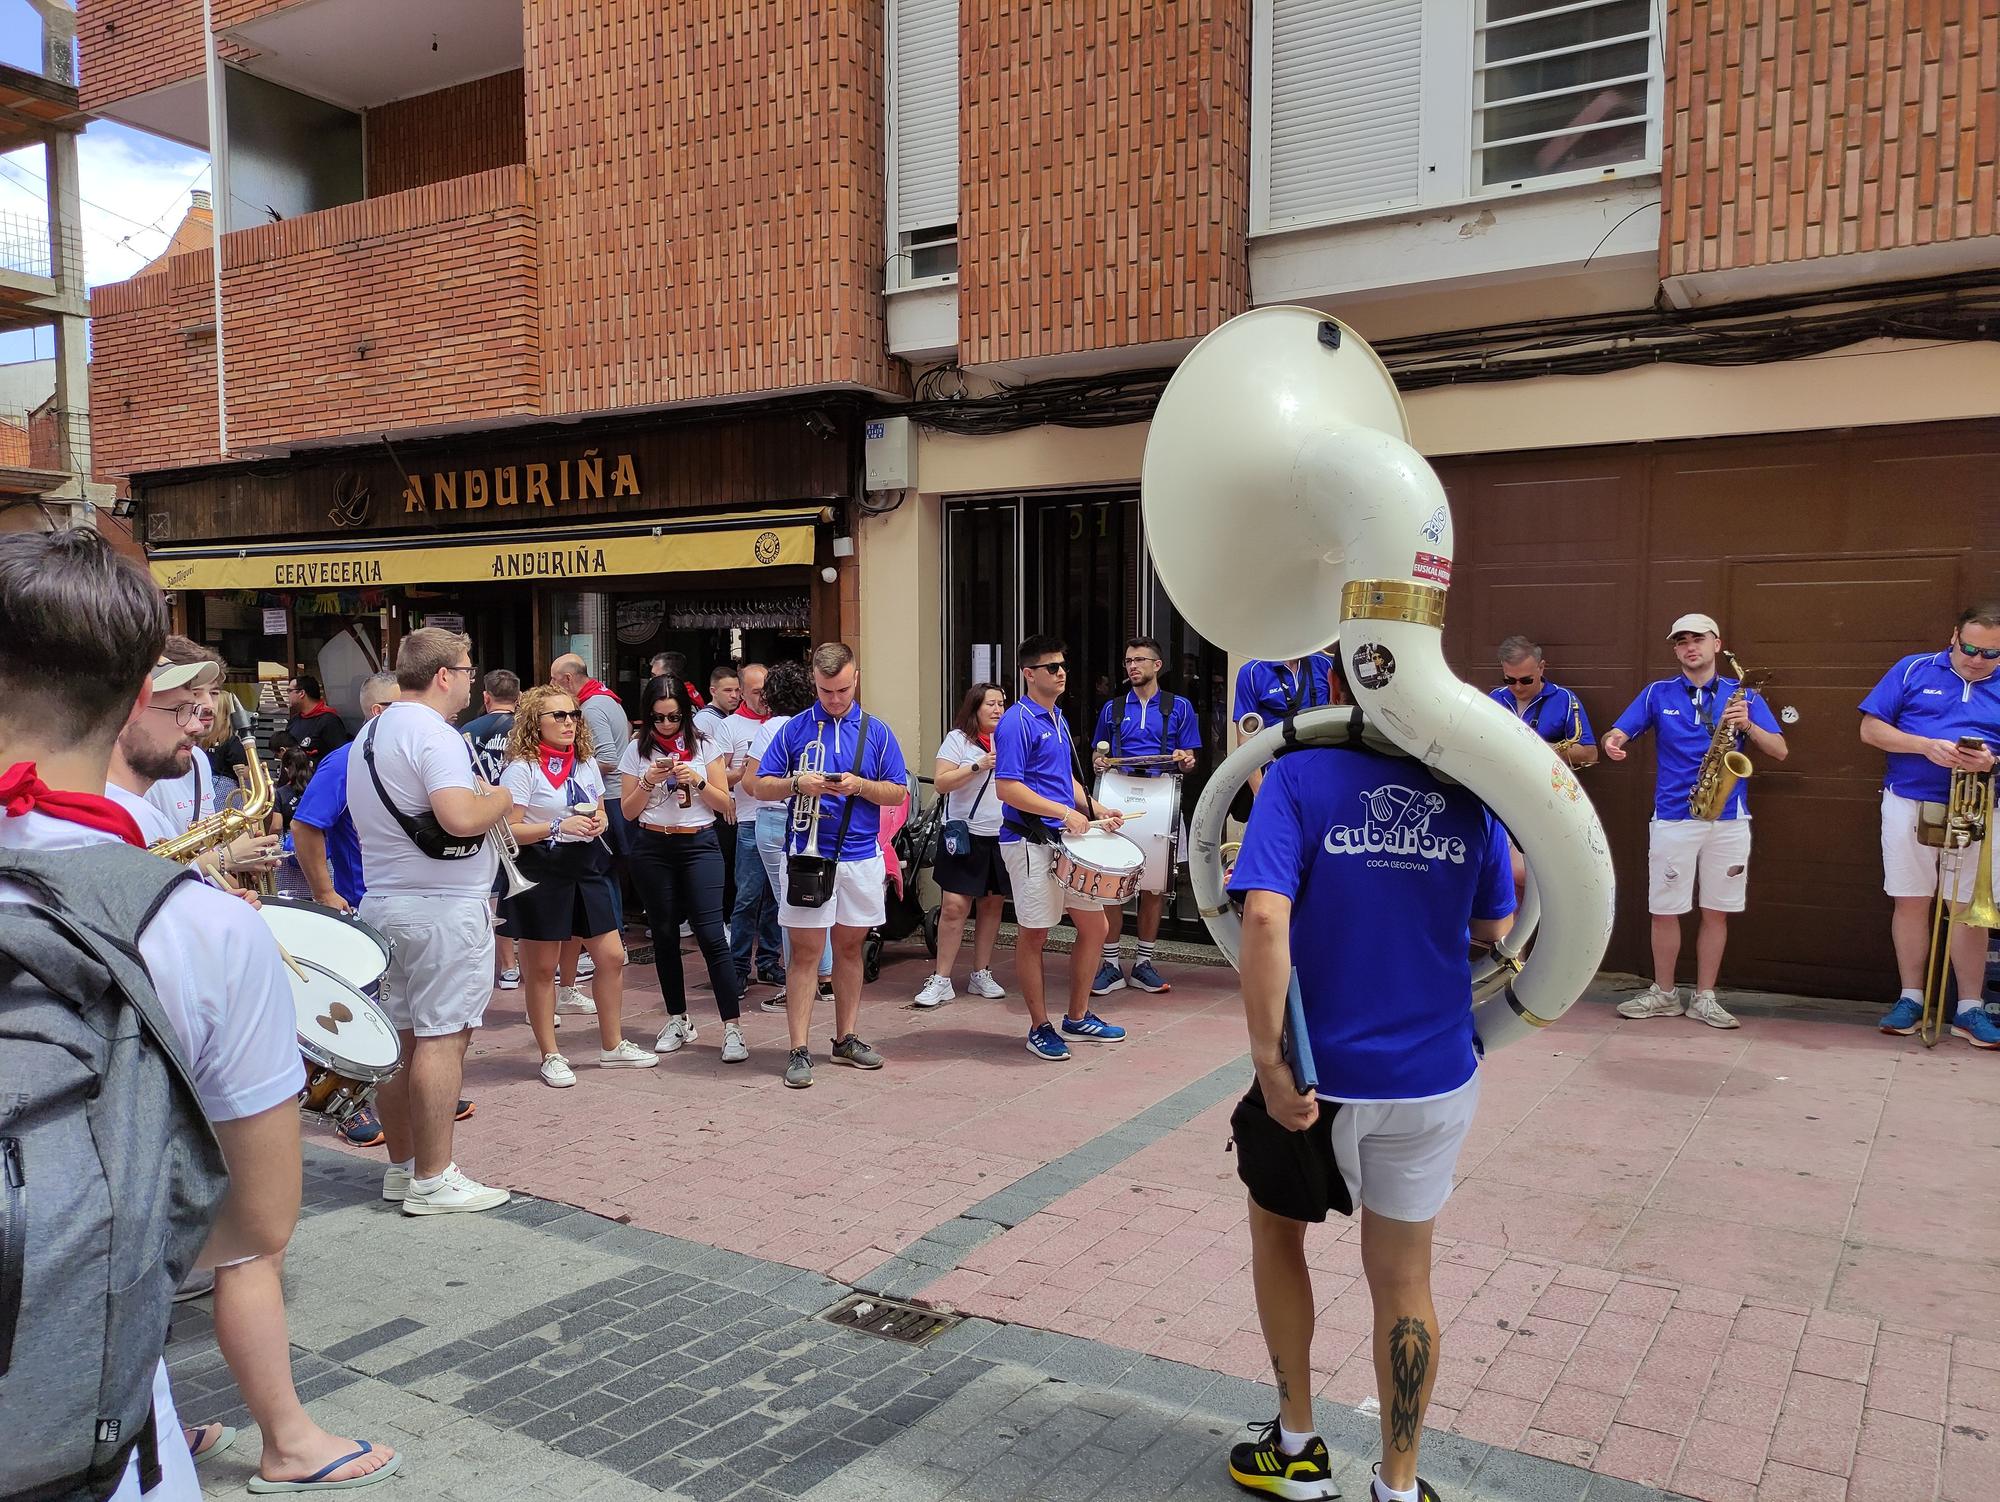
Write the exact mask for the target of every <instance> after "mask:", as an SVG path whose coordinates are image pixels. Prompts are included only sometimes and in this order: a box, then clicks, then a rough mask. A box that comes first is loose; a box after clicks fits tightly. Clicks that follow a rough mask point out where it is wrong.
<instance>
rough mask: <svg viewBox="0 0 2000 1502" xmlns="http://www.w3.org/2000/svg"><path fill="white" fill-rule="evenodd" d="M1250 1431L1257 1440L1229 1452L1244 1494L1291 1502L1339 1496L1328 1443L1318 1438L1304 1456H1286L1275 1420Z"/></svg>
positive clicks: (1233, 1476) (1315, 1501) (1231, 1470)
mask: <svg viewBox="0 0 2000 1502" xmlns="http://www.w3.org/2000/svg"><path fill="white" fill-rule="evenodd" d="M1250 1427H1251V1429H1252V1431H1254V1432H1255V1434H1256V1436H1257V1437H1256V1438H1255V1439H1248V1440H1245V1441H1244V1442H1243V1443H1242V1444H1240V1445H1235V1446H1233V1447H1231V1449H1230V1451H1229V1479H1230V1480H1231V1481H1234V1482H1235V1483H1236V1484H1237V1485H1238V1486H1240V1487H1242V1488H1243V1489H1244V1490H1245V1491H1249V1492H1263V1493H1264V1494H1265V1495H1266V1496H1271V1497H1287V1498H1290V1499H1292V1502H1321V1499H1325V1498H1330V1497H1338V1496H1339V1495H1340V1488H1339V1487H1337V1486H1335V1485H1334V1484H1333V1458H1332V1457H1331V1456H1330V1455H1328V1454H1327V1452H1326V1441H1325V1440H1323V1439H1321V1438H1320V1437H1319V1436H1318V1435H1317V1434H1315V1435H1314V1436H1313V1437H1312V1443H1311V1444H1309V1445H1307V1446H1306V1447H1305V1450H1304V1451H1303V1452H1302V1453H1300V1454H1298V1455H1287V1454H1286V1453H1285V1452H1284V1451H1283V1450H1281V1449H1279V1448H1278V1421H1277V1420H1276V1419H1272V1420H1271V1421H1270V1422H1268V1423H1263V1424H1252V1425H1251V1426H1250Z"/></svg>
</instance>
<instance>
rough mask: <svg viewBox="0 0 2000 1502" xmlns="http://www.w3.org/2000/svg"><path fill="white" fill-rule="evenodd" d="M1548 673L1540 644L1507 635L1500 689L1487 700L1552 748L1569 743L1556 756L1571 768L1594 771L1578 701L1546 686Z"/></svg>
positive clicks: (1592, 744) (1593, 750) (1593, 751)
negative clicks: (1588, 768) (1583, 768)
mask: <svg viewBox="0 0 2000 1502" xmlns="http://www.w3.org/2000/svg"><path fill="white" fill-rule="evenodd" d="M1547 674H1548V665H1547V664H1546V663H1545V662H1544V661H1543V658H1542V648H1541V645H1540V643H1538V642H1533V641H1530V640H1529V639H1528V638H1527V637H1525V636H1510V637H1508V638H1507V639H1506V640H1505V641H1503V642H1502V643H1500V687H1498V688H1496V689H1494V690H1493V692H1492V693H1491V694H1489V695H1488V696H1487V697H1488V698H1490V699H1492V701H1493V702H1494V703H1495V704H1498V705H1499V706H1500V707H1501V708H1502V709H1504V710H1506V711H1507V712H1508V713H1510V714H1512V715H1513V716H1514V717H1515V718H1516V719H1518V720H1519V721H1520V722H1521V723H1522V724H1524V725H1526V726H1527V727H1528V728H1529V729H1530V730H1532V731H1534V732H1535V734H1536V735H1539V736H1540V737H1541V738H1542V739H1543V740H1545V741H1547V742H1548V743H1549V744H1550V745H1551V746H1557V745H1560V744H1561V743H1562V742H1564V741H1574V742H1575V744H1574V745H1564V746H1562V747H1561V749H1560V750H1559V751H1557V753H1556V754H1557V755H1558V756H1560V757H1562V759H1563V760H1564V761H1565V762H1567V763H1569V765H1570V766H1572V767H1589V766H1595V765H1596V763H1597V737H1596V736H1595V735H1594V734H1592V732H1591V729H1590V716H1589V715H1587V714H1585V713H1584V712H1583V701H1582V700H1581V699H1579V698H1577V696H1576V695H1575V694H1573V693H1571V692H1570V691H1569V690H1568V689H1566V688H1561V687H1559V686H1558V685H1556V684H1553V683H1551V682H1549V681H1548V676H1547Z"/></svg>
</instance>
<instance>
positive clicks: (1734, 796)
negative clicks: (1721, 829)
mask: <svg viewBox="0 0 2000 1502" xmlns="http://www.w3.org/2000/svg"><path fill="white" fill-rule="evenodd" d="M1735 692H1736V680H1735V679H1734V678H1724V677H1722V676H1721V675H1720V674H1718V675H1717V676H1716V677H1714V678H1712V679H1710V680H1709V681H1708V682H1707V683H1704V684H1700V685H1697V684H1695V683H1693V682H1691V681H1690V680H1689V678H1688V676H1687V675H1686V674H1685V673H1683V674H1682V675H1681V676H1680V677H1678V678H1662V679H1661V680H1660V681H1659V682H1657V683H1649V684H1647V685H1646V686H1645V688H1644V689H1642V690H1640V693H1639V697H1638V698H1636V699H1634V700H1633V701H1632V702H1631V703H1630V704H1628V705H1627V706H1626V707H1625V713H1623V714H1621V715H1620V716H1619V717H1618V723H1617V724H1616V725H1614V726H1612V727H1611V728H1612V729H1614V730H1622V731H1624V732H1625V734H1626V735H1627V736H1628V737H1630V736H1640V735H1644V734H1645V733H1646V732H1647V731H1648V730H1651V731H1653V732H1654V733H1655V734H1656V736H1657V737H1658V741H1659V750H1658V754H1657V776H1656V778H1655V780H1654V783H1653V817H1654V818H1656V819H1660V820H1666V821H1670V820H1675V819H1687V818H1692V817H1693V815H1691V814H1689V813H1688V795H1689V794H1690V793H1692V792H1693V791H1694V779H1695V775H1696V774H1697V773H1698V772H1700V771H1701V761H1702V758H1703V757H1704V756H1706V755H1708V747H1709V743H1710V742H1711V741H1712V740H1713V739H1714V738H1715V721H1716V717H1717V716H1718V715H1720V714H1721V713H1722V712H1723V709H1724V708H1725V707H1726V706H1727V705H1728V703H1729V696H1730V695H1731V694H1733V693H1735ZM1743 697H1744V702H1745V703H1746V704H1748V705H1749V707H1750V723H1751V724H1753V725H1755V726H1756V727H1757V728H1758V729H1760V730H1768V731H1769V732H1770V733H1771V734H1773V735H1780V734H1782V733H1783V732H1782V731H1780V730H1779V729H1778V721H1777V718H1776V716H1774V715H1773V714H1772V713H1771V706H1770V705H1768V704H1766V703H1765V702H1764V696H1763V695H1762V694H1760V693H1758V692H1757V690H1756V689H1754V688H1753V689H1751V690H1750V692H1749V693H1747V694H1745V695H1744V696H1743ZM1736 739H1737V740H1738V741H1739V742H1740V741H1741V740H1742V737H1741V736H1740V735H1739V736H1738V737H1736ZM1748 791H1749V789H1748V788H1747V787H1746V786H1745V784H1743V783H1741V782H1739V783H1737V784H1736V791H1735V792H1733V793H1731V794H1730V795H1729V801H1728V802H1727V803H1726V804H1724V805H1723V808H1722V813H1721V815H1720V818H1722V819H1747V818H1749V817H1750V810H1749V808H1748V807H1747V801H1748V800H1747V798H1746V796H1745V795H1746V794H1747V793H1748Z"/></svg>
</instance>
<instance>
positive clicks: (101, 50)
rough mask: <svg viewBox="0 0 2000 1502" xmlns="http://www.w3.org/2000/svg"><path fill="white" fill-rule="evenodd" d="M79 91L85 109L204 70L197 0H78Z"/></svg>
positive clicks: (196, 74) (97, 107) (175, 81)
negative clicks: (150, 0)
mask: <svg viewBox="0 0 2000 1502" xmlns="http://www.w3.org/2000/svg"><path fill="white" fill-rule="evenodd" d="M76 39H77V45H78V48H79V49H80V51H81V65H80V67H79V69H78V73H79V79H78V86H77V89H78V93H79V95H80V96H81V99H82V102H83V107H84V108H85V109H87V110H96V109H101V108H102V107H103V106H105V105H106V104H110V103H112V102H114V101H116V100H120V99H129V98H131V97H132V96H133V95H135V94H143V93H145V92H147V91H148V90H149V89H157V88H160V87H162V86H163V85H165V84H170V83H178V82H180V80H182V79H184V78H194V77H198V76H199V75H200V73H201V71H202V45H201V6H200V4H199V3H198V0H175V3H168V0H155V3H152V4H140V5H135V4H133V3H132V0H77V7H76Z"/></svg>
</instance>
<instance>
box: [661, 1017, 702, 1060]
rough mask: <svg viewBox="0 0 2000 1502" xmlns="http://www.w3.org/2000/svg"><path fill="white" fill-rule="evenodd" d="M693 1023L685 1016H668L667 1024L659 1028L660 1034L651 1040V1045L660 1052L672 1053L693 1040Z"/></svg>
mask: <svg viewBox="0 0 2000 1502" xmlns="http://www.w3.org/2000/svg"><path fill="white" fill-rule="evenodd" d="M694 1039H695V1031H694V1024H693V1023H692V1022H690V1021H688V1020H687V1018H686V1017H685V1016H681V1017H669V1018H668V1019H667V1025H666V1026H665V1027H663V1028H661V1029H660V1036H659V1037H658V1038H656V1039H655V1040H654V1041H653V1047H654V1049H655V1050H656V1051H658V1052H660V1053H674V1052H677V1051H678V1050H680V1049H682V1048H684V1047H686V1046H687V1045H688V1044H690V1043H692V1042H694Z"/></svg>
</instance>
